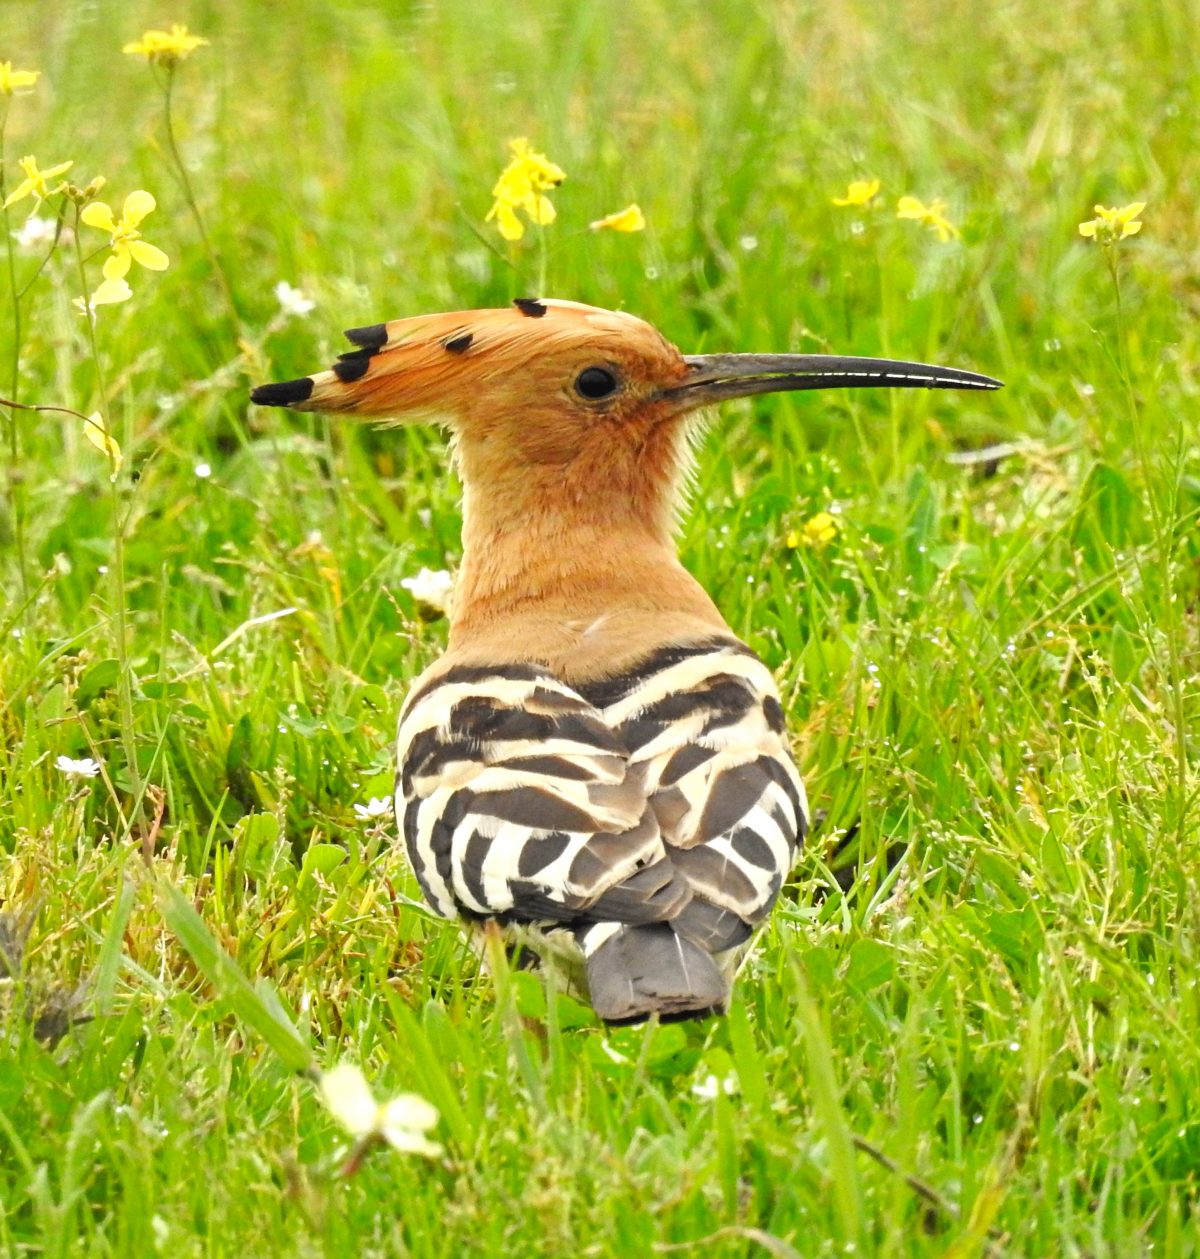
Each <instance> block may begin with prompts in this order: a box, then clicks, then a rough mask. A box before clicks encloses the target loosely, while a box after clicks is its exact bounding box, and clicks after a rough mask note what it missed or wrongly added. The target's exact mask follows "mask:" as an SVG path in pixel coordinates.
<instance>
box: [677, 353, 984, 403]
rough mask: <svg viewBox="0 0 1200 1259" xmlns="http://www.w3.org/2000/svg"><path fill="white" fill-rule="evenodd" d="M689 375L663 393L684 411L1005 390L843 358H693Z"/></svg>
mask: <svg viewBox="0 0 1200 1259" xmlns="http://www.w3.org/2000/svg"><path fill="white" fill-rule="evenodd" d="M684 362H685V363H686V364H687V366H688V375H687V377H686V378H685V379H684V381H683V382H682V383H681V384H679V385H675V386H673V387H672V388H670V389H667V390H665V391H664V396H665V397H667V398H670V399H673V400H676V401H678V402H679V403H680V404H682V406H684V407H686V408H688V409H690V408H692V407H698V406H707V405H708V404H710V403H713V402H724V401H725V400H726V399H727V398H745V397H748V396H749V395H751V394H756V393H783V392H787V391H790V390H795V389H852V388H864V389H889V388H890V389H1002V388H1003V387H1004V383H1003V381H999V380H993V379H992V377H991V376H981V375H980V374H979V373H978V372H968V371H963V370H962V369H960V368H957V367H932V366H930V364H928V363H907V362H904V361H902V360H899V359H890V358H852V357H848V356H846V355H841V354H692V355H689V356H688V357H686V358H685V359H684Z"/></svg>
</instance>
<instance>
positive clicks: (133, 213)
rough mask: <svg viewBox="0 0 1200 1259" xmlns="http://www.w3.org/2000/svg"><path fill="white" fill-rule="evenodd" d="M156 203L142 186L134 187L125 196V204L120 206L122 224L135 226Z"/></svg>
mask: <svg viewBox="0 0 1200 1259" xmlns="http://www.w3.org/2000/svg"><path fill="white" fill-rule="evenodd" d="M157 204H158V202H157V201H155V200H154V198H153V197H152V196H151V195H150V194H149V193H148V192H147V191H146V190H145V189H144V188H137V189H135V190H134V191H133V192H131V193H130V194H129V196H127V197H126V198H125V204H124V206H122V207H121V224H122V226H123V227H127V228H129V227H137V225H138V224H139V223H140V222H141V221H142V220H143V219H144V218H145V217H146V215H147V214H149V213H150V212H151V210H153V209H154V207H155V206H156V205H157Z"/></svg>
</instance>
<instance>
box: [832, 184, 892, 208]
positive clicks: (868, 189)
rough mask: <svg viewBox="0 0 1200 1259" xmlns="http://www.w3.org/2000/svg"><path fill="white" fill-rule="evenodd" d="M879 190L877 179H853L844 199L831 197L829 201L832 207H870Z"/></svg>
mask: <svg viewBox="0 0 1200 1259" xmlns="http://www.w3.org/2000/svg"><path fill="white" fill-rule="evenodd" d="M879 188H880V182H879V180H878V179H853V180H851V181H850V186H849V187H848V188H847V189H846V195H845V196H844V197H832V198H831V200H832V201H833V204H834V205H853V206H860V205H870V203H871V202H872V201H874V200H875V194H876V193H877V192H878V191H879Z"/></svg>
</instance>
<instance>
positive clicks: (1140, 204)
mask: <svg viewBox="0 0 1200 1259" xmlns="http://www.w3.org/2000/svg"><path fill="white" fill-rule="evenodd" d="M1145 208H1146V203H1145V202H1144V201H1135V202H1133V204H1132V205H1127V206H1122V207H1121V209H1119V210H1106V209H1105V208H1104V206H1102V205H1098V206H1093V209H1094V210H1095V211H1096V217H1095V218H1094V219H1089V220H1088V222H1086V223H1080V225H1079V234H1080V236H1086V237H1087V238H1088V240H1095V241H1099V242H1100V244H1102V245H1115V244H1116V242H1117V241H1119V240H1124V239H1125V237H1126V236H1136V235H1137V234H1138V232H1140V231H1141V230H1142V225H1141V223H1139V222H1138V221H1137V216H1138V215H1139V214H1141V212H1142V211H1143V210H1144V209H1145Z"/></svg>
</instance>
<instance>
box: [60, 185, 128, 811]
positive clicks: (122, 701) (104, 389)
mask: <svg viewBox="0 0 1200 1259" xmlns="http://www.w3.org/2000/svg"><path fill="white" fill-rule="evenodd" d="M79 228H80V217H79V207H78V206H76V207H75V261H76V263H77V265H78V268H79V283H80V287H81V288H82V290H83V301H84V312H83V315H84V323H85V324H86V325H87V331H88V346H89V348H90V350H91V355H92V365H93V367H94V369H95V372H96V388H97V392H98V394H99V411H100V414H101V416H102V418H103V420H104V428H105V431H106V432H109V433H111V432H112V424H111V422H110V420H109V409H108V386H107V385H106V383H105V378H104V365H103V363H102V362H101V360H100V348H99V346H98V345H97V342H96V318H95V312H94V311H93V310H92V309H91V307H90V306H89V305H88V295H87V294H88V282H87V267H86V266H85V263H84V257H83V246H82V245H81V244H80V241H79ZM109 462H110V466H111V468H112V472H111V475H110V476H109V496H110V498H111V500H112V522H113V563H112V572H111V577H112V600H113V605H114V608H115V613H116V615H115V621H116V627H117V628H116V633H115V635H114V636H113V639H114V641H113V651H114V654H115V655H116V658H117V673H118V677H117V714H118V722H119V724H120V727H121V743H122V745H123V746H124V749H125V762H126V770H127V772H128V774H129V782H130V786H131V790H132V793H133V795H134V796H135V797H137V798H139V799H140V798H141V796H142V793H143V784H142V777H141V773H140V772H139V770H138V763H137V738H136V735H135V733H134V719H133V676H132V667H131V665H130V662H129V624H128V617H127V615H126V610H125V526H126V523H127V521H126V520H125V519H123V518H122V515H121V489H120V474H119V471H118V469H117V464H116V458H115V457H114V456H113V455H111V454H110V455H109Z"/></svg>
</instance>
